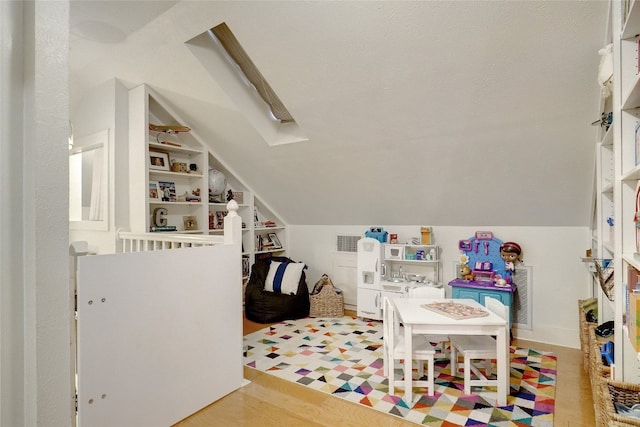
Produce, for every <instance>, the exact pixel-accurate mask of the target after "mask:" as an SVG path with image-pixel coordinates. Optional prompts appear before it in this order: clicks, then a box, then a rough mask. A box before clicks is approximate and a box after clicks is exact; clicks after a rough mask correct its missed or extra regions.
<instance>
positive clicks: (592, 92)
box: [70, 1, 607, 226]
mask: <svg viewBox="0 0 640 427" xmlns="http://www.w3.org/2000/svg"><path fill="white" fill-rule="evenodd" d="M114 4H116V5H118V6H119V7H112V6H113V5H114ZM606 8H607V2H604V1H570V2H563V1H549V2H547V1H472V2H464V1H437V2H436V1H420V2H410V1H401V2H398V1H386V2H369V1H366V2H362V1H354V2H351V1H340V2H336V1H331V2H329V1H306V2H293V1H282V2H280V1H257V2H249V1H241V2H240V1H233V2H231V1H229V2H212V1H197V2H189V1H181V2H151V1H139V2H120V1H114V2H106V3H105V2H95V1H92V2H84V1H80V2H72V8H71V34H72V37H71V40H72V42H71V53H70V58H71V59H70V63H71V68H70V78H71V82H70V84H71V91H72V93H71V95H72V104H73V103H74V102H78V100H79V98H80V97H81V96H82V94H83V92H84V91H85V90H87V89H88V88H91V87H92V86H94V85H97V84H99V83H102V82H103V81H105V80H108V79H110V78H114V77H115V78H118V79H120V80H122V81H123V82H124V83H125V84H126V85H127V86H129V87H133V86H137V85H139V84H141V83H147V84H149V85H150V86H152V87H153V88H154V89H155V90H156V91H158V92H159V93H160V94H162V95H163V96H164V97H165V98H166V99H167V100H169V102H170V103H171V104H172V105H173V106H174V107H175V108H176V110H178V111H179V112H180V114H181V115H182V117H183V118H184V119H185V121H187V122H188V123H187V124H188V125H189V126H191V127H192V128H194V129H197V132H198V134H199V135H200V136H201V137H203V138H205V139H206V140H207V141H208V142H209V144H210V145H211V148H212V150H213V151H214V152H215V153H217V155H218V156H219V157H220V158H221V160H222V161H223V162H224V163H225V164H226V165H227V166H228V167H229V168H230V169H232V170H233V171H234V172H236V173H237V174H238V175H239V176H240V177H241V178H242V180H244V181H245V183H246V184H247V185H248V186H249V187H250V188H251V189H252V190H254V191H255V192H256V194H257V195H258V196H259V197H260V198H261V199H262V200H263V201H265V202H266V203H267V204H268V205H269V206H270V207H271V208H272V209H274V210H275V211H276V212H278V213H279V214H280V215H281V216H282V217H283V219H284V220H285V221H286V222H288V223H290V224H305V225H321V224H336V225H342V224H358V225H361V224H369V225H375V224H397V225H405V224H406V225H415V224H429V225H449V226H458V225H459V226H491V225H506V226H587V225H588V224H589V220H590V217H591V215H590V214H591V211H592V207H591V204H592V191H593V190H592V183H593V165H594V142H595V135H596V134H595V128H594V127H592V126H590V123H591V122H592V121H594V120H596V119H598V118H599V115H600V112H601V111H599V108H600V107H599V103H598V97H599V88H598V85H597V81H596V77H597V68H598V63H599V57H598V49H600V48H601V47H602V46H603V44H604V39H605V38H604V35H605V23H606V17H607V13H606ZM92 11H93V12H95V11H97V13H94V14H92ZM123 13H124V15H123ZM124 16H126V19H125V18H124ZM223 21H224V22H226V23H227V24H228V25H229V26H230V27H231V29H232V30H233V31H234V33H235V34H236V36H237V37H238V39H239V40H240V42H241V43H242V44H243V46H244V48H245V49H246V50H247V52H248V53H249V55H250V56H251V57H252V59H253V61H254V62H255V63H256V65H257V66H258V67H259V68H260V69H261V71H262V72H263V74H264V75H265V77H266V78H267V80H268V81H269V82H270V83H271V86H272V87H273V88H274V89H275V90H276V92H277V93H278V94H279V95H280V97H281V99H282V100H283V101H284V103H285V105H287V107H288V108H289V110H290V112H291V113H292V114H293V116H294V117H295V119H296V121H297V122H298V124H299V125H300V126H301V127H302V129H303V131H304V132H305V134H306V135H307V136H308V137H309V140H308V141H306V142H302V143H297V144H289V145H281V146H275V147H270V146H269V145H267V144H266V143H265V141H264V140H263V139H262V137H261V136H260V134H259V133H258V132H257V131H256V130H255V129H254V128H253V127H252V126H251V125H250V122H249V121H248V120H247V118H246V117H245V116H244V115H243V111H240V110H239V108H238V106H237V105H236V103H234V100H233V97H231V96H229V94H228V93H227V92H226V91H225V88H224V87H221V85H219V84H218V83H217V82H216V81H215V80H214V79H213V78H212V77H211V74H210V73H208V72H207V70H205V69H204V68H203V66H202V65H201V63H200V62H198V61H197V59H196V58H195V57H194V55H193V54H192V53H191V52H190V50H189V49H188V48H187V47H186V46H185V42H186V41H188V40H190V39H191V38H193V37H195V36H197V35H198V34H200V33H202V32H203V31H205V30H206V29H208V28H210V27H212V26H214V25H217V24H218V23H220V22H223ZM86 22H94V25H93V27H92V26H90V25H87V24H86ZM95 22H99V24H95ZM88 28H89V29H88ZM91 28H94V29H95V30H94V31H93V32H92V31H91ZM107 29H108V30H107ZM114 34H119V38H118V37H115V36H114Z"/></svg>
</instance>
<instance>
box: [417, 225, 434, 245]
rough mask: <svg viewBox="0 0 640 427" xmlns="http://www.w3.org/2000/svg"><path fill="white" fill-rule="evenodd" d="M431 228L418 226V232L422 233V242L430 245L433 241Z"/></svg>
mask: <svg viewBox="0 0 640 427" xmlns="http://www.w3.org/2000/svg"><path fill="white" fill-rule="evenodd" d="M432 233H433V230H432V229H431V227H420V234H421V235H422V244H423V245H430V244H432V242H433V235H432Z"/></svg>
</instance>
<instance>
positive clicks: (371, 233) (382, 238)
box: [364, 227, 389, 243]
mask: <svg viewBox="0 0 640 427" xmlns="http://www.w3.org/2000/svg"><path fill="white" fill-rule="evenodd" d="M388 235H389V233H387V232H386V231H384V228H382V227H370V228H369V229H368V230H367V231H365V233H364V237H370V238H372V239H376V240H377V241H379V242H380V243H385V242H386V241H387V236H388Z"/></svg>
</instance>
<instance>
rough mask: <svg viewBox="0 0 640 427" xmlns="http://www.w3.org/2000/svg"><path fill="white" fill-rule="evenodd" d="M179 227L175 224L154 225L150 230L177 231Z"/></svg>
mask: <svg viewBox="0 0 640 427" xmlns="http://www.w3.org/2000/svg"><path fill="white" fill-rule="evenodd" d="M177 230H178V228H177V227H176V226H175V225H152V226H151V228H150V229H149V231H151V232H159V231H177Z"/></svg>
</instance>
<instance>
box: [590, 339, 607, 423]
mask: <svg viewBox="0 0 640 427" xmlns="http://www.w3.org/2000/svg"><path fill="white" fill-rule="evenodd" d="M592 333H593V332H592ZM594 335H595V334H594ZM603 344H604V341H598V340H593V339H592V341H591V366H590V368H589V379H590V380H591V390H592V397H593V408H594V412H595V417H596V426H597V427H609V424H608V417H607V411H608V409H607V406H606V401H607V400H610V399H609V392H608V391H607V386H606V384H607V381H608V380H609V379H610V378H611V368H610V367H609V366H606V365H604V364H603V363H602V355H601V354H602V353H601V351H602V345H603Z"/></svg>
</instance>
